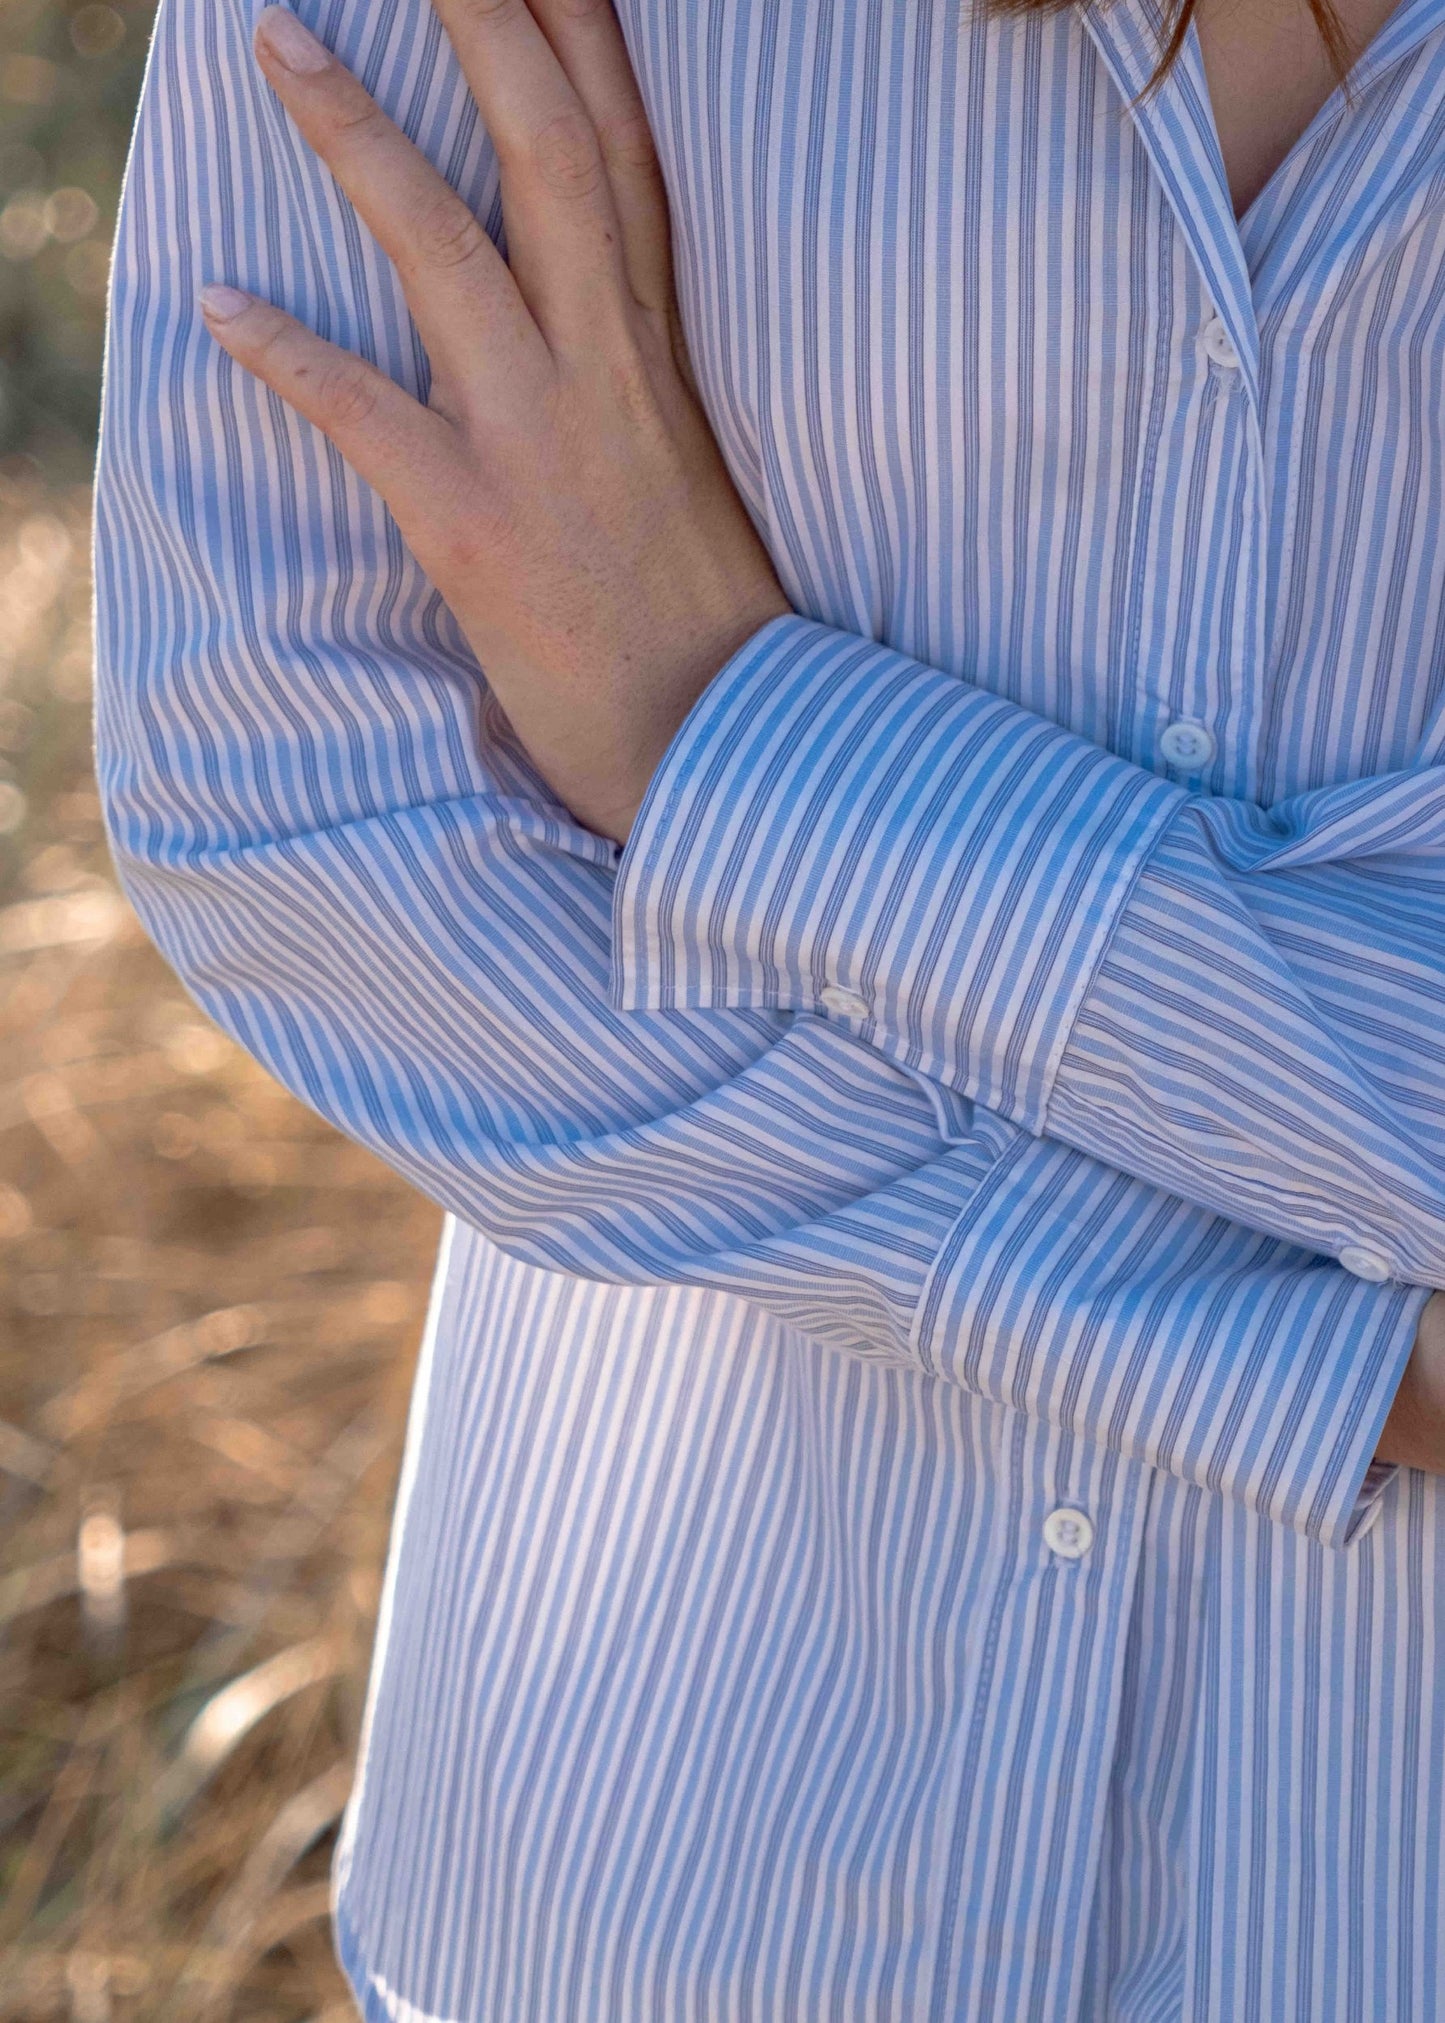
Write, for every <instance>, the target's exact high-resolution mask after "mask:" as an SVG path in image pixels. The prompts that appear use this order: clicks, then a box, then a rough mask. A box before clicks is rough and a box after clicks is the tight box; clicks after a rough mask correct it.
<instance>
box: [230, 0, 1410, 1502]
mask: <svg viewBox="0 0 1445 2023" xmlns="http://www.w3.org/2000/svg"><path fill="white" fill-rule="evenodd" d="M435 4H436V7H437V12H438V14H439V15H440V16H441V19H442V23H443V25H444V27H445V28H446V31H447V33H448V35H449V36H450V38H451V41H452V44H453V47H454V48H455V50H456V53H457V57H458V60H459V61H460V64H461V67H462V71H463V73H464V75H465V77H466V80H467V83H468V85H469V86H470V88H471V90H472V93H473V96H474V97H475V99H476V101H477V105H478V107H479V109H480V112H481V115H482V119H483V121H484V123H485V125H486V128H487V131H488V133H489V135H490V137H491V139H492V141H493V144H494V146H495V148H496V151H497V157H498V161H499V164H500V169H501V183H502V201H503V206H504V209H505V213H506V224H507V243H508V246H509V249H510V257H509V260H503V258H502V257H501V255H500V254H499V253H498V251H497V249H496V247H495V246H494V245H493V243H492V241H491V240H490V239H489V238H488V236H487V234H486V232H485V231H484V230H483V229H482V227H481V226H480V224H479V223H478V222H477V220H476V219H475V218H474V217H473V216H472V214H471V212H470V211H469V210H468V209H467V207H466V206H465V204H463V202H462V201H461V199H460V198H459V197H458V196H457V195H456V194H455V192H454V191H453V190H452V189H451V188H450V187H449V186H448V185H447V183H446V182H445V181H444V180H443V179H442V177H441V176H439V175H438V174H437V172H436V171H435V170H434V169H433V168H432V167H431V166H430V164H429V163H428V162H427V161H426V160H425V159H424V158H423V156H422V155H421V154H420V153H419V152H418V151H417V150H416V149H415V148H414V147H413V146H412V145H411V143H410V142H409V141H408V140H407V139H406V138H405V136H404V135H403V134H402V133H401V132H400V131H399V129H398V128H397V127H396V126H394V125H393V124H392V122H391V121H390V120H389V119H387V118H386V116H385V115H384V114H383V113H382V112H381V111H380V109H379V108H378V107H377V106H376V104H375V103H374V101H373V100H372V99H371V98H370V97H369V96H368V94H367V93H366V91H365V90H364V89H363V87H362V86H361V84H360V83H359V82H358V81H357V80H356V79H355V78H354V77H353V76H352V75H351V73H350V72H349V71H348V70H346V69H345V67H344V66H343V65H342V64H341V63H339V62H338V61H337V60H336V58H334V57H333V56H332V55H331V54H330V53H329V51H327V50H326V49H325V48H323V47H322V45H321V44H320V43H319V42H317V41H316V40H315V39H314V38H313V37H312V36H311V35H309V34H308V33H307V31H306V30H305V29H304V28H303V27H302V26H301V24H300V23H299V22H298V21H297V20H296V18H295V16H294V15H292V14H290V13H289V12H288V11H287V10H286V9H285V8H282V7H268V8H267V9H266V11H265V12H264V13H263V14H262V15H261V17H260V19H259V22H258V24H257V29H256V43H255V47H256V57H257V61H258V62H259V63H260V65H261V68H262V70H263V72H264V73H265V76H266V78H267V80H268V82H269V83H270V84H271V86H272V87H273V89H274V90H275V91H276V93H277V95H278V96H279V98H280V99H281V101H282V103H283V104H284V106H285V107H286V110H287V112H288V114H289V115H290V117H291V118H292V119H293V120H294V122H295V124H296V126H297V128H298V129H299V131H300V132H301V134H302V135H303V136H304V138H305V139H306V140H307V142H308V143H309V144H310V145H311V146H312V147H313V148H314V149H315V150H316V152H317V154H318V155H319V156H320V157H321V158H322V160H323V161H324V162H325V163H326V164H327V166H328V168H329V169H330V170H331V172H332V174H333V175H334V176H335V178H336V180H337V182H338V183H339V185H340V186H341V188H342V190H343V191H344V192H345V194H346V196H347V197H348V198H349V199H350V200H351V202H352V204H353V205H354V206H355V208H356V210H357V212H358V213H359V214H360V216H361V218H362V220H363V221H364V223H365V224H366V225H367V226H368V227H369V229H370V230H371V232H372V233H373V234H374V236H375V237H376V239H377V241H378V242H379V244H380V245H381V246H382V248H383V250H384V251H385V252H386V253H387V254H388V255H389V257H390V258H391V259H392V261H393V262H394V264H395V266H396V269H397V272H398V275H399V277H400V280H401V284H402V287H403V289H404V291H405V294H406V299H407V303H408V305H409V307H410V309H411V313H412V315H413V317H414V318H415V320H416V324H417V328H418V330H419V331H420V333H421V337H422V341H423V343H424V344H425V346H426V349H427V354H428V357H429V359H430V361H431V366H432V374H433V377H432V385H431V391H430V398H429V401H428V404H427V405H426V406H425V407H423V406H422V405H420V404H419V403H418V402H417V401H415V400H413V399H412V397H411V396H410V395H409V394H407V393H406V392H404V391H403V389H402V388H401V387H399V386H397V385H396V384H395V383H394V382H393V381H391V380H390V379H388V378H387V377H386V376H385V375H384V374H382V373H380V372H378V371H377V370H376V369H375V368H374V367H372V366H370V365H368V364H367V363H366V362H365V361H364V360H362V359H360V358H356V357H354V356H352V355H351V354H350V353H349V352H345V351H342V350H340V349H339V348H338V347H336V346H335V345H332V344H328V343H326V342H325V341H324V340H323V339H322V338H320V337H317V336H316V335H315V334H314V333H312V332H311V331H309V330H307V329H305V328H304V327H303V326H302V325H301V324H299V323H297V322H296V321H295V320H294V318H292V317H290V316H288V315H286V314H285V313H284V312H283V311H282V310H280V309H277V308H275V307H273V306H272V305H270V304H269V303H264V302H260V301H258V300H257V299H256V298H255V297H253V296H249V295H246V294H244V293H242V292H241V291H239V290H236V289H234V288H230V287H227V286H225V285H223V284H219V283H218V284H212V285H211V286H209V287H207V288H205V289H203V291H202V295H201V307H202V312H203V314H204V316H205V318H206V323H207V327H208V328H209V330H210V331H211V333H212V335H213V336H214V337H215V339H216V341H217V342H218V343H219V344H220V345H222V346H223V347H224V349H225V350H226V351H227V352H228V353H229V354H230V356H231V357H232V358H233V359H235V361H236V363H237V364H238V365H240V366H242V367H243V368H244V369H245V370H247V371H248V372H251V373H254V374H255V375H256V377H257V378H258V379H260V380H263V381H264V382H265V384H266V385H268V386H269V387H271V388H272V389H273V390H274V391H275V392H276V393H277V394H279V395H280V397H281V398H282V399H283V400H285V401H287V402H289V403H290V405H291V406H292V407H294V408H295V409H296V410H297V412H298V413H299V414H301V415H303V416H304V417H305V418H306V420H307V421H309V422H312V423H313V424H314V425H315V426H316V427H317V428H319V429H320V430H322V432H323V433H324V434H325V435H327V436H328V437H329V438H330V439H331V441H332V442H333V443H334V444H335V445H336V447H337V449H338V450H339V451H340V453H341V454H342V456H343V457H345V458H346V460H347V462H348V463H350V464H351V466H352V467H353V468H354V469H355V470H356V471H357V472H358V473H359V475H360V476H361V477H362V478H364V479H365V480H366V481H367V482H368V483H369V484H370V485H372V486H373V487H374V488H375V489H376V491H377V492H379V493H380V495H381V497H382V498H383V499H384V501H385V502H386V505H387V507H388V508H389V510H390V511H391V513H392V516H393V517H394V519H395V520H396V522H397V525H398V527H399V528H400V530H401V533H402V536H403V538H404V539H405V540H406V542H407V543H408V545H409V546H410V548H411V550H412V552H413V554H414V555H415V556H416V558H417V561H418V562H419V563H420V565H421V567H422V568H423V570H424V571H425V572H426V574H427V575H428V577H429V578H430V579H431V581H432V582H433V583H434V584H435V585H436V587H437V589H438V590H439V591H440V593H441V595H442V596H443V597H444V598H445V600H446V602H447V603H448V604H449V605H450V607H451V609H452V611H453V613H454V614H455V616H456V618H457V621H458V623H459V624H460V625H461V628H462V630H463V632H464V633H465V635H466V638H467V641H468V643H469V645H470V646H471V648H472V650H473V652H474V653H475V654H476V657H477V659H478V661H479V662H480V663H481V665H482V666H484V667H485V668H486V671H487V680H488V684H489V686H490V687H491V689H492V691H493V693H494V694H495V696H496V698H497V700H498V701H499V702H500V703H501V705H502V707H503V708H504V709H505V711H506V713H507V716H508V718H509V720H510V722H511V724H512V727H513V729H514V730H515V731H516V733H517V735H518V737H519V738H520V739H521V741H522V743H523V744H524V745H525V746H526V748H527V751H528V753H529V754H530V756H531V758H532V760H533V762H534V764H535V765H536V767H537V769H538V771H539V773H540V774H541V775H542V777H543V779H544V780H545V781H546V782H547V784H548V785H549V786H550V787H551V788H552V790H553V791H554V792H555V793H556V795H557V796H558V798H559V800H561V801H562V802H563V803H564V804H565V805H566V806H567V807H568V808H570V809H571V811H572V813H573V814H574V815H575V816H576V817H577V818H578V820H579V821H581V822H584V823H585V824H587V826H589V827H590V828H592V829H594V830H595V831H596V832H597V833H598V834H600V835H604V836H608V837H611V838H612V839H613V840H614V841H615V842H618V843H623V842H625V841H626V839H627V836H628V833H629V831H630V829H631V826H632V822H633V820H634V818H635V816H636V814H637V810H638V808H639V807H640V805H641V803H642V799H643V796H644V794H645V793H646V791H647V786H648V782H649V781H650V780H651V778H652V775H653V773H654V772H655V770H656V768H657V765H658V763H659V761H660V760H661V758H662V755H663V753H664V752H665V751H666V749H667V747H668V745H669V744H670V743H671V741H672V739H673V737H674V736H675V735H676V733H677V731H678V729H679V728H680V727H681V724H682V721H683V719H684V717H685V716H686V715H687V713H688V711H689V710H690V709H691V707H692V705H693V703H694V702H695V701H696V700H697V698H698V696H699V695H700V694H701V693H702V691H703V690H704V688H706V686H707V684H708V683H709V681H711V680H712V678H713V676H714V675H715V674H716V673H717V671H718V670H719V669H720V668H721V667H722V666H723V664H724V663H725V662H726V661H727V660H728V659H729V658H730V657H731V656H732V654H733V653H734V652H735V651H736V650H737V649H738V648H739V647H740V646H741V645H743V643H744V642H745V641H746V640H747V639H748V638H749V637H750V636H751V635H752V634H753V633H754V632H755V631H756V630H757V629H758V627H759V626H761V625H763V624H764V623H766V621H767V620H768V619H770V618H774V617H778V616H781V615H782V614H783V613H785V612H787V611H788V610H789V609H790V608H791V607H790V605H789V603H788V600H787V598H786V597H785V596H784V594H783V590H782V586H781V584H780V583H779V581H778V578H777V574H776V572H775V571H774V569H773V565H772V562H771V561H770V559H769V557H768V554H767V551H766V550H765V549H764V547H763V545H762V542H761V541H760V539H759V537H758V535H757V532H756V530H755V529H754V527H753V524H752V522H751V520H750V519H749V517H748V514H747V512H746V510H745V508H744V506H743V504H742V501H741V500H740V498H739V497H738V495H737V492H736V490H735V489H734V487H733V484H732V480H731V478H730V477H729V475H728V472H727V468H726V466H725V464H724V462H723V459H722V455H721V452H720V451H719V449H718V447H717V443H716V441H715V439H714V437H713V434H712V430H711V427H710V425H709V423H708V421H707V418H706V416H705V414H704V412H703V410H702V406H701V404H700V402H699V400H698V397H697V387H696V381H695V379H694V376H693V372H692V368H691V365H690V363H689V360H688V356H687V347H686V344H685V341H684V338H683V334H682V327H681V322H680V319H679V316H678V310H677V301H676V295H675V292H674V287H673V272H672V256H671V237H670V230H669V224H668V212H667V201H666V196H665V192H664V189H663V184H662V178H661V175H660V173H659V169H658V162H657V155H656V151H655V148H654V146H653V141H652V136H651V133H650V131H649V128H648V123H647V117H646V113H645V111H644V109H643V104H642V100H641V96H640V94H639V92H638V89H637V84H636V80H635V79H634V77H633V73H632V68H631V64H630V61H629V59H628V55H627V50H626V46H625V44H624V42H623V39H622V34H621V30H620V29H619V27H618V24H617V19H616V16H615V14H614V13H613V10H612V5H611V0H530V4H529V0H435ZM1252 6H1253V8H1254V11H1253V12H1252V11H1251V9H1245V8H1241V7H1239V6H1238V4H1237V0H1204V4H1203V5H1202V7H1201V11H1200V19H1199V33H1200V40H1201V47H1202V49H1203V52H1204V56H1205V62H1206V68H1207V72H1208V77H1209V83H1210V88H1211V91H1212V92H1213V93H1215V95H1216V110H1217V113H1218V123H1219V128H1220V134H1221V144H1222V146H1223V148H1224V152H1225V162H1226V167H1227V169H1228V171H1229V176H1230V186H1231V189H1232V191H1233V192H1234V197H1235V202H1236V205H1237V206H1238V207H1239V208H1241V209H1242V208H1243V207H1244V205H1245V204H1247V203H1248V201H1250V199H1251V198H1252V196H1253V194H1255V192H1256V191H1257V189H1258V188H1259V187H1261V186H1262V183H1263V181H1264V180H1267V177H1268V175H1269V173H1270V172H1271V171H1272V169H1273V167H1274V166H1275V165H1276V164H1277V163H1278V161H1279V160H1280V159H1281V158H1282V156H1283V154H1284V153H1285V152H1287V150H1288V148H1289V146H1290V145H1291V144H1292V143H1293V141H1294V140H1295V138H1296V137H1297V135H1298V133H1299V131H1300V130H1301V128H1302V126H1303V125H1304V124H1305V123H1306V122H1307V121H1308V119H1309V118H1310V117H1311V116H1312V115H1313V113H1314V112H1315V111H1316V110H1317V109H1318V106H1319V105H1320V104H1322V103H1323V101H1324V98H1325V97H1326V96H1327V95H1328V91H1329V89H1330V88H1331V84H1332V80H1330V79H1329V78H1328V76H1327V74H1322V73H1321V71H1320V68H1319V63H1318V59H1317V43H1316V42H1315V41H1312V40H1310V39H1309V38H1313V35H1314V31H1313V29H1312V28H1311V27H1310V26H1309V23H1308V17H1307V15H1306V14H1305V12H1304V10H1303V7H1302V4H1301V0H1252ZM1344 11H1345V14H1346V25H1347V27H1348V28H1349V29H1350V31H1351V33H1352V35H1354V36H1362V37H1363V38H1364V39H1365V40H1367V39H1368V33H1369V32H1373V26H1378V22H1379V20H1380V19H1381V18H1383V13H1384V12H1386V11H1388V9H1386V8H1385V7H1384V6H1383V0H1346V6H1345V10H1344ZM1282 24H1283V26H1282ZM1361 46H1363V43H1361ZM1261 65H1264V66H1265V68H1264V69H1262V68H1261ZM1269 66H1274V67H1275V68H1274V75H1273V76H1272V77H1271V79H1270V84H1269V88H1268V90H1266V91H1263V92H1261V90H1260V88H1259V79H1260V78H1261V77H1262V76H1266V75H1269V69H1268V67H1269ZM1281 78H1283V79H1284V81H1285V84H1286V85H1287V86H1288V87H1289V88H1288V89H1286V88H1283V87H1282V86H1281V82H1280V80H1281ZM1378 1453H1379V1456H1380V1458H1381V1459H1382V1460H1387V1461H1398V1462H1401V1463H1404V1464H1406V1465H1408V1466H1412V1467H1417V1468H1427V1469H1430V1470H1432V1471H1434V1472H1437V1473H1445V1295H1442V1294H1440V1293H1437V1294H1435V1296H1434V1297H1433V1298H1432V1299H1431V1300H1430V1302H1429V1304H1428V1305H1427V1307H1426V1308H1425V1312H1424V1315H1423V1318H1422V1320H1421V1323H1420V1330H1419V1335H1418V1339H1417V1341H1416V1345H1415V1352H1414V1355H1413V1357H1412V1360H1411V1362H1410V1366H1409V1369H1408V1371H1407V1372H1406V1376H1405V1379H1404V1382H1403V1383H1402V1385H1401V1388H1400V1391H1399V1394H1398V1396H1397V1398H1396V1400H1395V1403H1394V1406H1393V1408H1392V1410H1391V1413H1390V1417H1389V1420H1388V1422H1387V1424H1386V1426H1385V1429H1384V1433H1383V1435H1382V1437H1381V1441H1380V1445H1379V1449H1378Z"/></svg>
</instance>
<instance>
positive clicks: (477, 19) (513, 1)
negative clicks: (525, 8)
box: [451, 0, 520, 28]
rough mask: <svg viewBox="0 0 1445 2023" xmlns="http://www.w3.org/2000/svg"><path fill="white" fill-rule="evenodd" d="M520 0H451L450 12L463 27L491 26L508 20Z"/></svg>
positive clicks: (515, 11) (516, 8) (514, 12)
mask: <svg viewBox="0 0 1445 2023" xmlns="http://www.w3.org/2000/svg"><path fill="white" fill-rule="evenodd" d="M519 4H520V0H453V6H452V10H451V11H452V12H453V13H455V15H456V16H457V18H458V20H459V21H460V23H461V25H462V26H463V27H479V28H492V27H495V26H496V25H497V23H498V22H504V21H510V20H511V19H512V18H513V16H514V15H515V14H516V13H517V10H518V6H519Z"/></svg>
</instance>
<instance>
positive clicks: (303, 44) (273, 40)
mask: <svg viewBox="0 0 1445 2023" xmlns="http://www.w3.org/2000/svg"><path fill="white" fill-rule="evenodd" d="M256 35H257V38H258V40H259V41H260V43H261V45H262V47H263V48H264V49H265V50H266V53H267V54H268V55H269V56H274V57H275V59H276V61H277V62H278V63H279V64H280V65H281V68H282V69H283V70H292V71H295V72H296V73H297V74H298V75H299V76H302V77H304V76H306V75H307V74H308V73H310V72H312V71H317V70H324V69H325V68H326V66H327V64H328V63H329V62H330V61H331V58H330V56H329V54H328V53H327V51H326V50H325V49H324V48H323V47H322V45H321V44H320V43H319V42H318V41H317V40H316V37H315V36H314V35H313V34H312V33H311V31H310V29H309V28H303V27H302V26H301V23H300V22H299V21H298V20H297V19H296V16H295V15H294V14H293V13H291V11H290V10H289V8H286V7H268V8H267V9H266V11H265V13H264V14H263V15H262V16H261V19H260V21H259V22H258V23H257V26H256Z"/></svg>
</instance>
